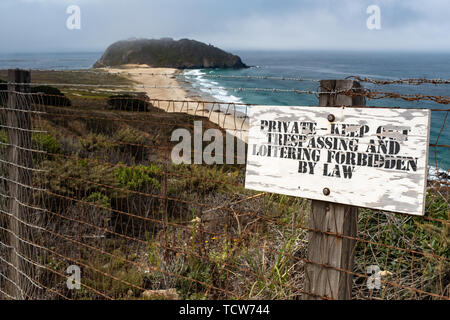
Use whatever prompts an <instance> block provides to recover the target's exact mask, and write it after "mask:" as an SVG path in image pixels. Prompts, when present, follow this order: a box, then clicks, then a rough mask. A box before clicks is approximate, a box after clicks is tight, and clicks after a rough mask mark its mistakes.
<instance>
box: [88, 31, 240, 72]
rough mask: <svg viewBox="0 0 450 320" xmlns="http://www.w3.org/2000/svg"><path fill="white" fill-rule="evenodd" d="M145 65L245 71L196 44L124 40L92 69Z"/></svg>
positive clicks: (237, 60) (235, 61)
mask: <svg viewBox="0 0 450 320" xmlns="http://www.w3.org/2000/svg"><path fill="white" fill-rule="evenodd" d="M123 64H148V65H149V66H153V67H168V68H180V69H185V68H194V69H203V68H246V67H247V66H246V65H245V64H244V63H243V62H242V61H241V58H239V57H238V56H235V55H232V54H230V53H228V52H225V51H223V50H221V49H219V48H216V47H214V46H211V45H207V44H204V43H202V42H198V41H195V40H189V39H181V40H179V41H175V40H173V39H170V38H165V39H159V40H155V39H152V40H147V39H140V40H126V41H118V42H116V43H113V44H112V45H111V46H109V47H108V48H107V49H106V51H105V53H104V54H103V56H102V57H101V59H100V60H99V61H97V62H96V64H95V65H94V67H95V68H101V67H106V66H120V65H123Z"/></svg>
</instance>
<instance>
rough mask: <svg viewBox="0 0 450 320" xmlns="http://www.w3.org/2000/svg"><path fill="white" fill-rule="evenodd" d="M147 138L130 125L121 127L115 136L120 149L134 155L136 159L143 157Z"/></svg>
mask: <svg viewBox="0 0 450 320" xmlns="http://www.w3.org/2000/svg"><path fill="white" fill-rule="evenodd" d="M145 140H146V139H145V137H144V136H143V135H142V132H141V131H139V130H136V129H134V128H130V127H127V128H123V129H120V130H119V131H118V132H117V133H116V136H115V141H117V143H118V144H119V148H120V151H122V152H123V153H127V154H130V155H132V156H134V158H135V159H143V155H144V149H145V147H144V144H145Z"/></svg>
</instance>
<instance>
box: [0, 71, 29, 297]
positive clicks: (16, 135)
mask: <svg viewBox="0 0 450 320" xmlns="http://www.w3.org/2000/svg"><path fill="white" fill-rule="evenodd" d="M30 80H31V77H30V72H29V71H24V70H19V69H16V70H8V82H9V83H10V84H8V104H7V111H6V125H7V128H8V144H9V148H8V162H9V164H8V166H9V170H8V196H9V201H8V213H9V214H10V216H9V217H8V220H9V221H8V228H9V231H10V232H9V245H10V246H11V249H10V255H9V265H8V278H9V279H10V280H11V281H8V287H9V290H8V291H9V294H10V295H11V296H12V297H13V298H15V299H25V296H24V294H26V292H27V291H28V290H29V288H28V285H27V283H26V282H25V281H24V276H23V275H24V274H27V270H25V267H24V262H23V258H21V257H20V255H21V254H22V255H23V248H24V246H25V245H24V244H23V243H21V240H20V239H19V238H22V237H23V234H24V230H23V227H24V226H23V225H22V223H21V221H23V220H27V218H26V217H27V212H28V208H27V207H25V206H24V205H23V204H29V203H30V198H31V191H30V190H29V189H27V188H26V187H24V186H31V181H32V176H31V172H30V170H27V168H31V167H32V154H31V152H30V151H28V150H25V149H31V117H30V114H29V113H28V112H23V111H22V110H29V109H30V103H29V97H27V96H21V95H20V94H18V93H16V92H22V93H28V92H30V87H29V86H28V85H15V84H13V83H29V82H30ZM16 110H18V111H16Z"/></svg>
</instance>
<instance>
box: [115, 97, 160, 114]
mask: <svg viewBox="0 0 450 320" xmlns="http://www.w3.org/2000/svg"><path fill="white" fill-rule="evenodd" d="M108 105H109V106H110V108H111V109H113V110H119V111H134V112H147V111H148V109H149V107H151V104H150V103H149V102H147V101H145V100H144V98H142V97H137V96H132V95H129V94H120V95H113V96H110V97H109V99H108Z"/></svg>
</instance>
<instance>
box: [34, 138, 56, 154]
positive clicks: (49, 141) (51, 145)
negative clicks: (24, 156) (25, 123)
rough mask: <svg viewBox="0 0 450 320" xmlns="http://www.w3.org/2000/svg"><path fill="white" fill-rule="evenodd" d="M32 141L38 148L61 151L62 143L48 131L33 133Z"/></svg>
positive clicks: (46, 150) (47, 150)
mask: <svg viewBox="0 0 450 320" xmlns="http://www.w3.org/2000/svg"><path fill="white" fill-rule="evenodd" d="M31 143H32V144H33V146H34V147H35V148H37V149H38V150H42V151H45V152H48V153H52V154H56V153H59V152H60V151H61V145H60V144H59V142H58V140H56V138H55V137H54V136H52V135H49V134H46V133H33V135H32V136H31Z"/></svg>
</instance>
